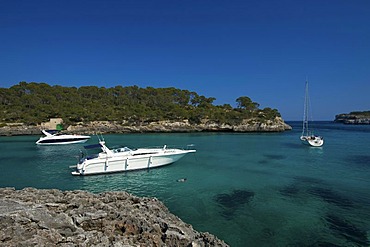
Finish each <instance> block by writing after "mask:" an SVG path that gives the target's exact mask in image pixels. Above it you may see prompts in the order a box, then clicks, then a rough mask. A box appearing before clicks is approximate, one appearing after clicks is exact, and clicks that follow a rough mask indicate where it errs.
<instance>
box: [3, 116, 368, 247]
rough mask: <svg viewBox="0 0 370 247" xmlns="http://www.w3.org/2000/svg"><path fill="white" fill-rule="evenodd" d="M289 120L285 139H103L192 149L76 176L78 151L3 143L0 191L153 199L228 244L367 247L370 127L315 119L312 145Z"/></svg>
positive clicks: (20, 141)
mask: <svg viewBox="0 0 370 247" xmlns="http://www.w3.org/2000/svg"><path fill="white" fill-rule="evenodd" d="M287 123H288V124H289V125H291V126H292V127H293V129H292V130H291V131H286V132H282V133H149V134H148V133H146V134H111V135H104V139H105V141H106V143H107V145H108V146H116V145H121V146H127V147H131V148H138V147H147V146H162V145H165V144H166V145H167V146H186V145H192V147H193V148H195V149H196V150H197V152H196V153H194V154H188V155H187V156H185V157H184V158H182V159H181V160H179V161H178V162H176V163H174V164H171V165H168V166H165V167H161V168H156V169H149V170H141V171H133V172H127V173H116V174H109V175H94V176H82V177H79V176H72V175H71V171H72V170H73V168H71V166H74V165H76V163H77V161H78V157H79V153H80V151H81V150H82V149H83V144H75V145H63V146H37V145H36V144H35V142H36V141H37V140H38V138H39V136H12V137H0V157H1V160H0V169H1V172H0V187H15V188H16V189H23V188H25V187H35V188H39V189H54V188H55V189H60V190H85V191H90V192H93V193H100V192H104V191H127V192H129V193H132V194H134V195H137V196H142V197H156V198H158V199H160V200H161V201H162V202H163V203H164V204H165V205H166V206H167V207H168V208H169V210H170V211H171V212H172V213H173V214H175V215H177V216H178V217H179V218H181V219H182V220H183V221H184V222H186V223H189V224H191V225H192V226H193V228H194V229H195V230H197V231H202V232H209V233H211V234H214V235H216V236H217V237H218V238H220V239H222V240H224V241H225V242H226V243H227V244H229V245H230V246H235V247H239V246H243V247H244V246H252V247H254V246H258V247H260V246H370V125H344V124H339V123H333V122H315V123H314V128H315V130H316V132H317V133H318V134H320V135H321V136H323V137H324V140H325V144H324V146H323V147H320V148H313V147H309V146H306V145H303V144H302V143H301V142H300V139H299V137H300V134H301V128H302V127H301V123H300V122H287ZM97 140H98V138H97V137H95V136H94V137H92V139H91V140H89V141H88V142H87V143H86V144H94V143H96V142H97ZM183 178H186V180H185V182H178V180H179V179H183Z"/></svg>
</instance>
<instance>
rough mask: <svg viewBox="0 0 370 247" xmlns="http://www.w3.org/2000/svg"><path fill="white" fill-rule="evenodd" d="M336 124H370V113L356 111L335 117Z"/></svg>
mask: <svg viewBox="0 0 370 247" xmlns="http://www.w3.org/2000/svg"><path fill="white" fill-rule="evenodd" d="M334 122H337V123H344V124H370V111H354V112H350V113H342V114H338V115H336V116H335V120H334Z"/></svg>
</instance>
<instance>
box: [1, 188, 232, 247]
mask: <svg viewBox="0 0 370 247" xmlns="http://www.w3.org/2000/svg"><path fill="white" fill-rule="evenodd" d="M0 198H1V199H0V246H228V245H227V244H226V243H225V242H223V241H222V240H219V239H218V238H217V237H215V236H213V235H211V234H209V233H202V232H197V231H195V230H194V229H193V228H192V226H191V225H189V224H186V223H184V222H183V221H182V220H181V219H179V218H178V217H176V216H175V215H173V214H171V213H170V212H169V210H168V209H167V207H166V206H164V204H163V203H161V202H160V201H159V200H157V199H156V198H145V197H144V198H140V197H136V196H133V195H131V194H129V193H127V192H105V193H101V194H92V193H89V192H85V191H60V190H55V189H54V190H39V189H34V188H25V189H23V190H15V189H14V188H0Z"/></svg>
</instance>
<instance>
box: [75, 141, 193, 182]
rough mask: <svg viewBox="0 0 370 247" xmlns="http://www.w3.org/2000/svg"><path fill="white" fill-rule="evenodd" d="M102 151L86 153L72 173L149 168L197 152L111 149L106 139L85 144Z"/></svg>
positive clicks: (96, 172) (168, 149)
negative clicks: (92, 143)
mask: <svg viewBox="0 0 370 247" xmlns="http://www.w3.org/2000/svg"><path fill="white" fill-rule="evenodd" d="M97 147H99V148H100V149H101V152H99V153H98V154H95V155H90V156H88V155H85V154H84V153H82V157H81V159H80V161H79V162H78V164H77V166H76V170H75V171H73V172H72V175H77V176H80V175H93V174H103V173H113V172H125V171H132V170H140V169H149V168H154V167H160V166H164V165H169V164H172V163H174V162H176V161H178V160H179V159H181V158H182V157H183V156H185V155H186V154H188V153H195V152H196V150H194V149H179V148H167V147H166V145H165V146H163V147H161V148H139V149H135V150H133V149H130V148H128V147H123V148H115V149H109V148H108V147H107V146H106V145H105V141H104V140H100V141H99V144H95V145H89V146H85V149H90V148H97Z"/></svg>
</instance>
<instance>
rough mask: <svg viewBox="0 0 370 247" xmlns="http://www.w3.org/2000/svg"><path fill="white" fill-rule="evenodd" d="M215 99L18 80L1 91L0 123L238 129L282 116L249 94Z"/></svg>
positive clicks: (176, 91)
mask: <svg viewBox="0 0 370 247" xmlns="http://www.w3.org/2000/svg"><path fill="white" fill-rule="evenodd" d="M215 100H216V99H215V98H214V97H209V98H207V97H205V96H203V95H198V94H197V93H195V92H190V91H188V90H181V89H176V88H172V87H171V88H153V87H147V88H140V87H138V86H127V87H122V86H115V87H112V88H105V87H96V86H83V87H79V88H77V87H62V86H59V85H56V86H50V85H48V84H46V83H35V82H31V83H27V82H20V83H19V84H17V85H14V86H12V87H10V88H0V123H1V122H3V123H9V122H23V123H25V124H28V125H37V124H40V123H41V122H44V121H48V120H49V119H50V118H54V117H60V118H63V120H64V122H65V123H66V124H73V123H77V122H89V121H126V122H128V123H131V124H134V123H144V122H154V121H162V120H173V121H181V120H185V119H188V120H189V122H190V123H194V124H198V123H200V122H201V121H202V120H204V119H207V120H208V121H211V122H214V123H218V124H230V125H238V124H240V123H242V122H243V121H245V120H246V119H254V120H257V121H259V122H262V123H263V122H266V121H268V120H273V119H275V118H276V117H280V113H279V112H278V110H277V109H271V108H264V109H259V104H258V103H256V102H253V101H252V100H251V99H250V98H249V97H247V96H241V97H239V98H237V99H236V103H237V107H235V108H234V107H232V106H231V105H230V104H224V105H214V104H213V102H214V101H215Z"/></svg>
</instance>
